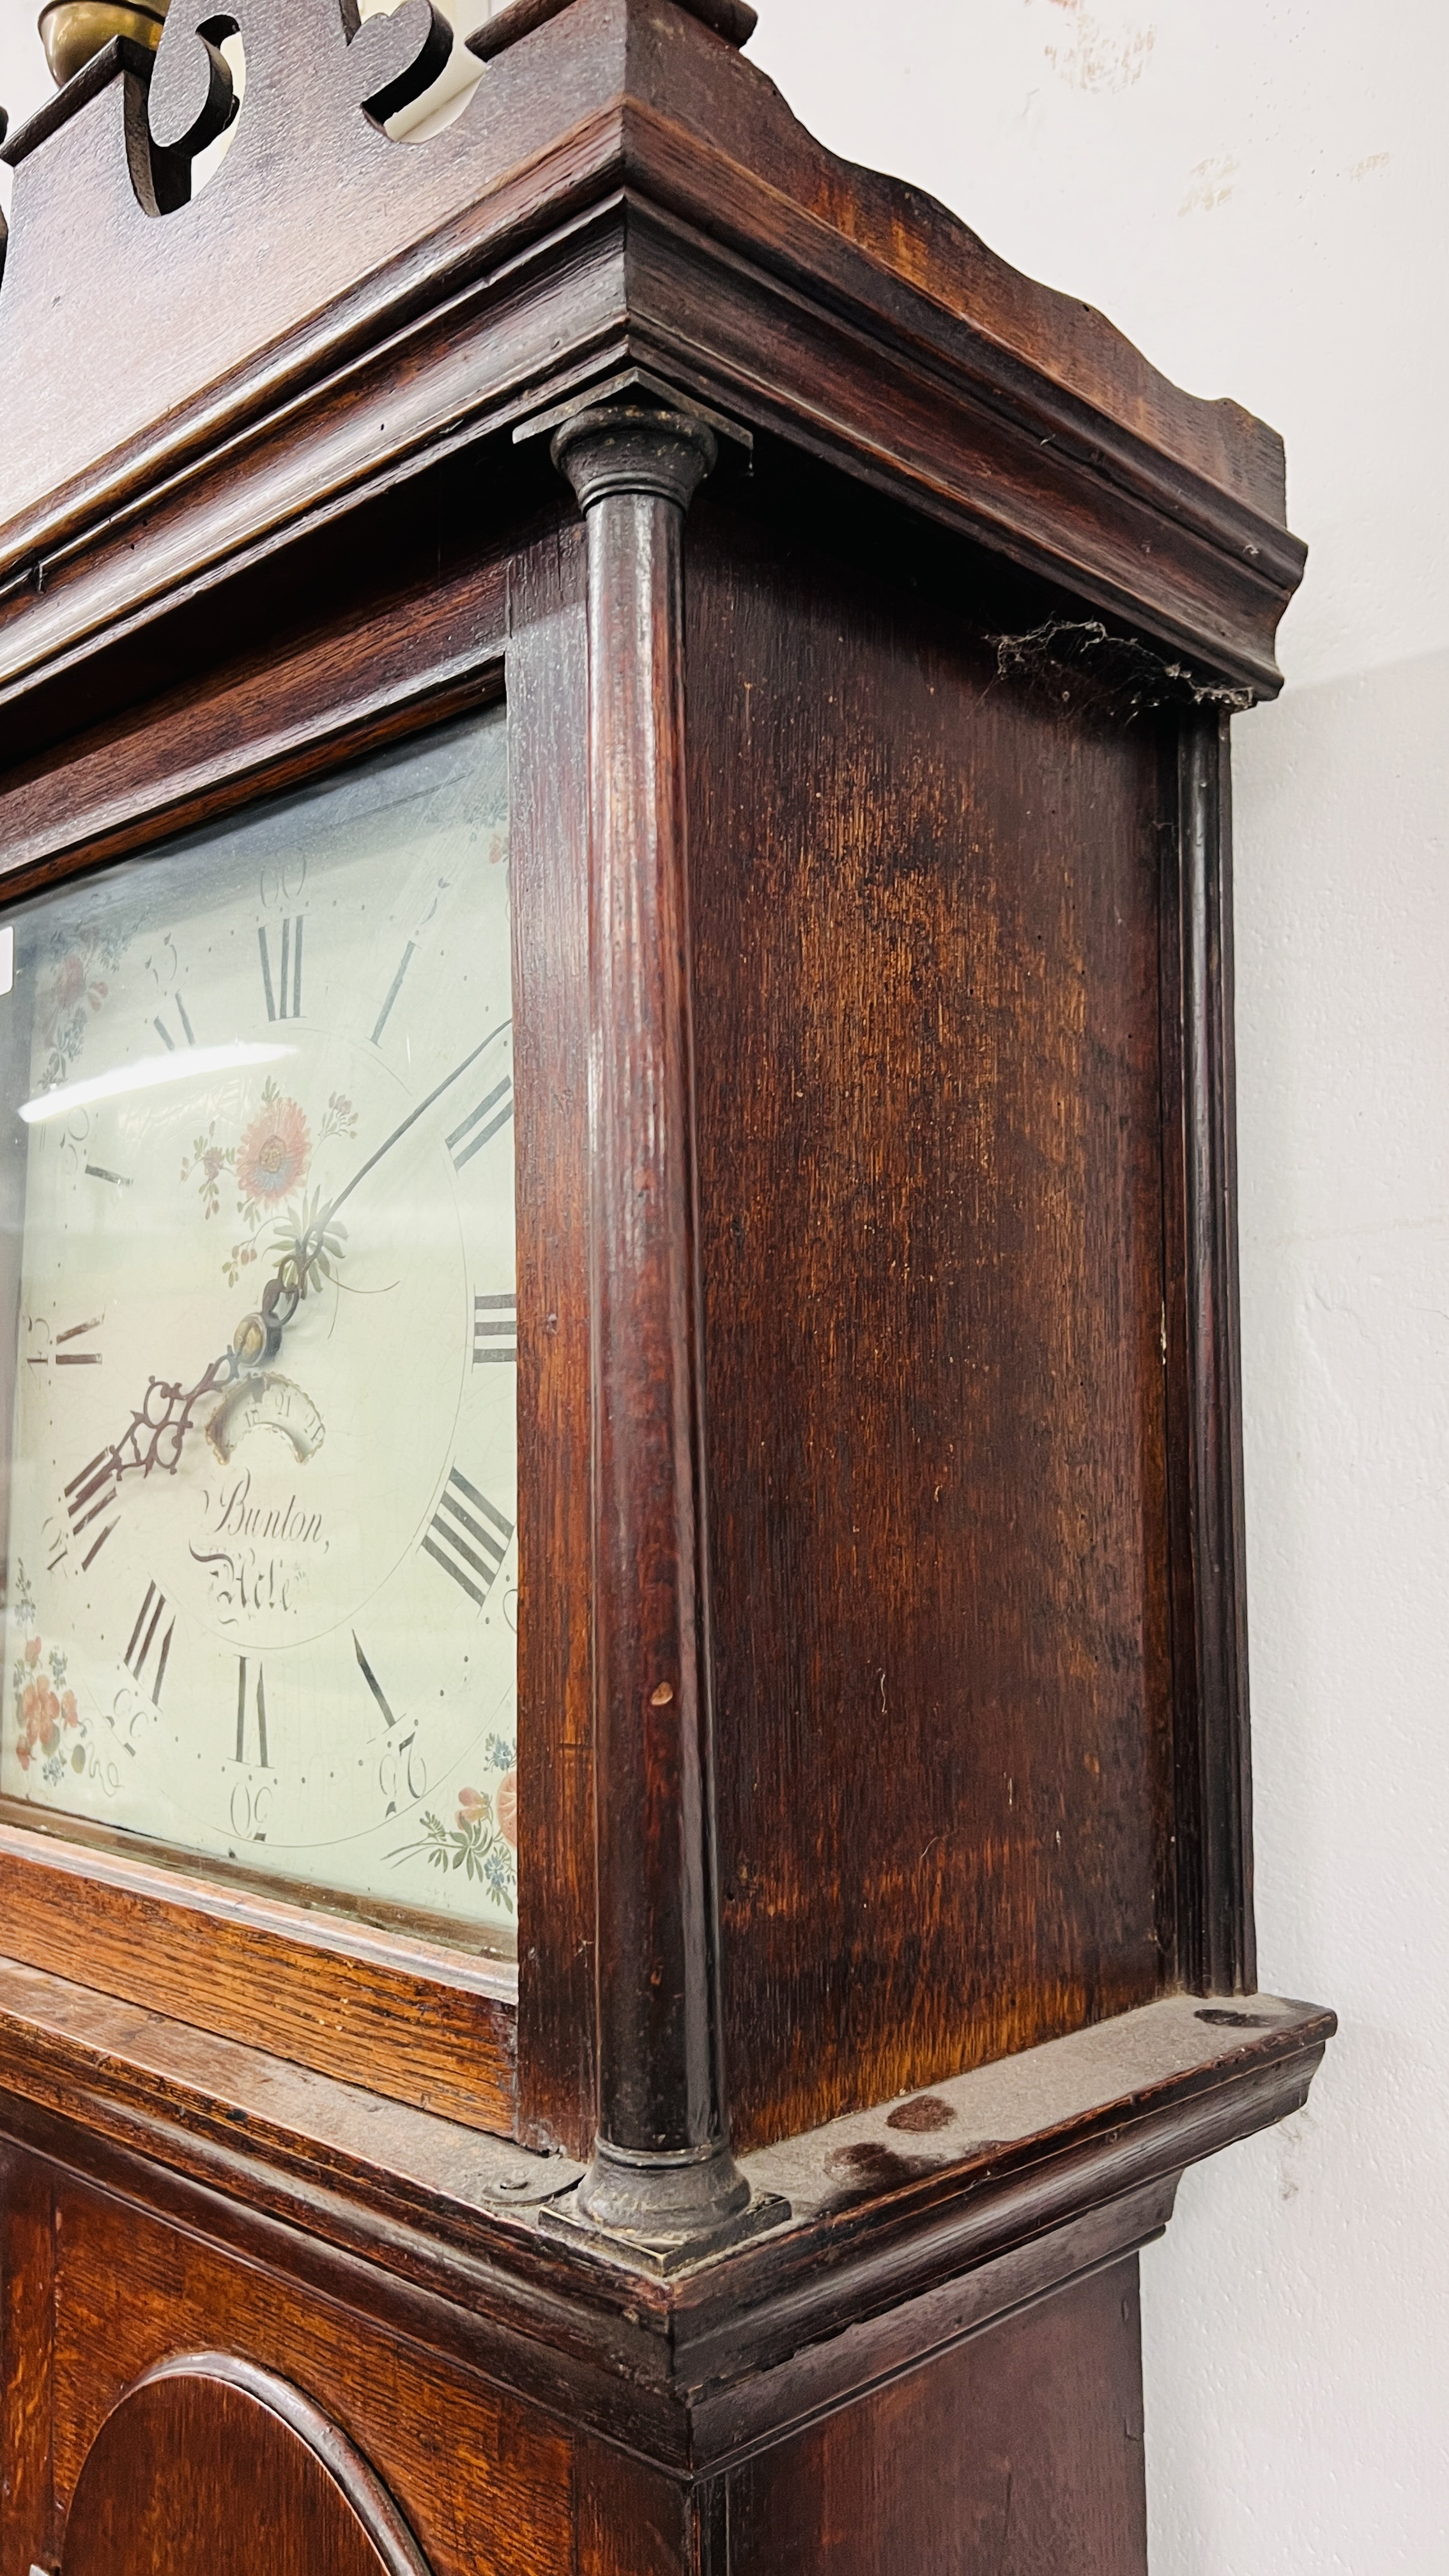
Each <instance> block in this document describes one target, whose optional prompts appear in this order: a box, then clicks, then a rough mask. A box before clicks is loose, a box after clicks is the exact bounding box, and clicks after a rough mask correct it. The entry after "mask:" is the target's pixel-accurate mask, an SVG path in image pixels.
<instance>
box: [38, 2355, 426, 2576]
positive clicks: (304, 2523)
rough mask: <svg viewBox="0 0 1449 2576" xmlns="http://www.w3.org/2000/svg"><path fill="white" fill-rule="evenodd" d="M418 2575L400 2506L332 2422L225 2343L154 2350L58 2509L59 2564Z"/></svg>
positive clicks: (420, 2565) (198, 2573) (87, 2571)
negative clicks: (156, 2358) (62, 2513)
mask: <svg viewBox="0 0 1449 2576" xmlns="http://www.w3.org/2000/svg"><path fill="white" fill-rule="evenodd" d="M259 2533H265V2535H266V2555H267V2563H268V2565H269V2566H271V2567H275V2568H276V2569H277V2571H278V2576H315V2571H316V2570H317V2569H318V2568H319V2567H320V2568H326V2570H327V2571H328V2576H427V2568H426V2562H425V2561H424V2559H423V2558H422V2557H421V2555H420V2554H419V2551H418V2548H417V2545H416V2543H415V2541H414V2540H413V2537H412V2534H411V2532H410V2531H409V2530H408V2529H407V2526H406V2524H405V2523H404V2522H403V2520H402V2518H401V2516H400V2515H399V2513H398V2511H397V2508H396V2506H395V2505H394V2504H393V2502H392V2499H391V2497H390V2496H389V2495H388V2494H387V2492H386V2490H385V2489H384V2488H383V2487H382V2486H381V2485H380V2484H379V2482H378V2480H377V2479H376V2478H375V2477H374V2476H373V2474H372V2471H371V2470H370V2469H369V2468H368V2466H367V2464H366V2462H365V2461H364V2460H361V2459H360V2458H359V2457H358V2455H357V2453H356V2451H355V2450H354V2449H353V2447H352V2445H351V2443H350V2442H348V2441H347V2440H346V2439H345V2438H344V2437H343V2436H342V2435H341V2434H339V2433H338V2431H337V2428H336V2426H335V2425H334V2424H332V2423H331V2422H330V2421H329V2419H328V2418H327V2417H326V2416H325V2415H323V2414H322V2413H321V2411H320V2409H319V2408H317V2407H315V2406H313V2405H311V2404H310V2403H309V2402H308V2400H307V2399H305V2398H304V2397H302V2396H301V2395H300V2394H299V2393H298V2391H297V2390H296V2389H294V2388H292V2387H290V2386H288V2384H287V2383H286V2381H284V2380H279V2379H277V2378H275V2377H273V2375H272V2374H271V2373H270V2372H267V2371H260V2370H257V2369H256V2368H254V2367H253V2366H252V2365H250V2364H249V2363H246V2362H240V2361H237V2360H235V2359H233V2358H231V2357H230V2356H229V2355H226V2354H222V2353H198V2354H196V2355H194V2356H186V2357H183V2358H181V2359H178V2360H175V2361H166V2362H162V2363H160V2364H159V2365H158V2366H157V2367H156V2368H155V2369H154V2370H152V2371H150V2372H148V2373H147V2374H146V2376H145V2377H144V2378H142V2379H141V2380H139V2381H138V2382H137V2384H136V2385H135V2386H134V2387H133V2388H129V2389H128V2390H127V2391H126V2393H125V2395H124V2396H123V2397H122V2399H121V2401H120V2403H119V2405H117V2406H116V2408H115V2409H114V2411H113V2412H112V2413H111V2414H110V2415H109V2416H108V2417H107V2418H106V2421H105V2423H104V2424H103V2425H102V2426H101V2429H100V2431H99V2433H98V2434H97V2435H96V2438H95V2440H94V2442H93V2443H92V2444H91V2447H90V2450H89V2451H88V2452H87V2454H86V2458H85V2463H84V2466H83V2467H82V2469H81V2473H80V2478H79V2480H78V2482H77V2486H76V2491H75V2494H74V2497H73V2498H72V2501H71V2508H70V2513H69V2516H68V2518H67V2521H66V2531H65V2549H64V2552H63V2554H62V2558H61V2576H251V2571H252V2570H253V2569H254V2568H255V2566H256V2561H257V2537H258V2534H259Z"/></svg>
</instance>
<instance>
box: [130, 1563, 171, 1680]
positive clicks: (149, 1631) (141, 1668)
mask: <svg viewBox="0 0 1449 2576" xmlns="http://www.w3.org/2000/svg"><path fill="white" fill-rule="evenodd" d="M165 1614H166V1595H165V1593H164V1592H162V1591H161V1590H160V1588H159V1586H158V1585H156V1584H154V1583H148V1584H147V1586H146V1598H145V1600H144V1601H143V1602H142V1604H141V1607H140V1609H139V1610H138V1611H137V1613H136V1624H135V1627H134V1628H133V1629H132V1630H131V1642H130V1644H129V1646H128V1647H127V1648H126V1658H125V1661H126V1670H127V1672H128V1673H130V1674H131V1676H132V1678H133V1680H135V1681H138V1682H139V1683H140V1685H141V1688H142V1690H143V1691H145V1692H146V1693H147V1695H148V1697H149V1698H150V1700H151V1702H152V1704H153V1706H154V1707H156V1708H159V1707H160V1705H161V1685H162V1683H163V1682H164V1681H165V1679H166V1665H167V1660H168V1658H169V1656H170V1653H171V1640H172V1638H173V1637H174V1636H175V1634H176V1621H175V1618H174V1616H173V1617H172V1619H171V1621H170V1623H169V1625H168V1627H167V1630H166V1634H165V1636H164V1637H162V1639H161V1642H160V1645H159V1646H158V1647H157V1650H156V1668H155V1671H154V1672H153V1674H152V1676H151V1679H150V1681H149V1682H148V1681H147V1679H146V1665H147V1661H148V1659H149V1657H150V1653H151V1649H152V1647H153V1645H156V1638H157V1632H158V1630H159V1628H160V1626H161V1622H162V1619H163V1618H164V1617H165Z"/></svg>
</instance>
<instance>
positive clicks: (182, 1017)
mask: <svg viewBox="0 0 1449 2576" xmlns="http://www.w3.org/2000/svg"><path fill="white" fill-rule="evenodd" d="M171 999H172V1001H173V1002H174V1003H175V1005H176V1016H177V1018H178V1020H179V1021H180V1022H181V1026H182V1029H183V1031H184V1033H185V1038H186V1043H187V1045H188V1046H195V1044H196V1036H195V1032H194V1030H193V1029H192V1026H191V1022H190V1021H189V1020H188V1018H187V1016H186V1004H185V1003H184V1002H183V1000H182V998H181V996H180V994H179V993H173V994H172V996H171ZM151 1026H152V1028H153V1029H154V1030H155V1032H156V1035H157V1036H158V1038H159V1039H160V1040H161V1043H162V1045H163V1046H167V1047H169V1048H170V1050H171V1052H172V1054H173V1055H174V1054H175V1053H176V1040H175V1039H174V1037H173V1036H172V1034H171V1031H170V1030H169V1029H168V1027H167V1026H166V1023H165V1021H164V1020H163V1019H162V1017H161V1015H160V1013H159V1011H158V1013H157V1015H156V1017H155V1019H154V1020H153V1021H152V1023H151Z"/></svg>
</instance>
